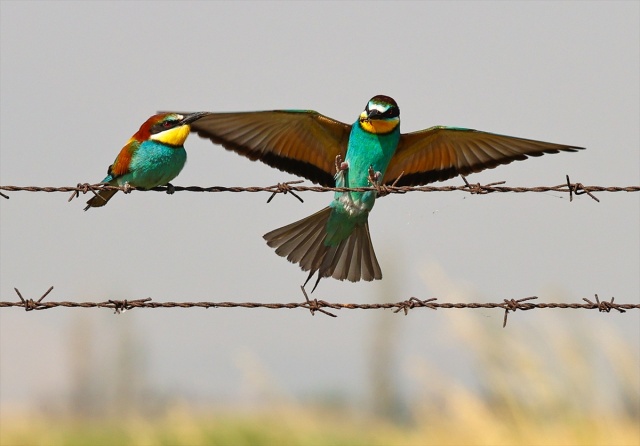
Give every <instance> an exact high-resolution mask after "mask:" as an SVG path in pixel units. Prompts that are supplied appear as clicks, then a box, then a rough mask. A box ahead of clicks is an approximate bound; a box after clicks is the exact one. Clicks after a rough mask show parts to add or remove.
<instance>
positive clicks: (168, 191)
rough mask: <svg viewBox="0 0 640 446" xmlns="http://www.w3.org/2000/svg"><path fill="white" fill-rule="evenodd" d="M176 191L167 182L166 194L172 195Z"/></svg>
mask: <svg viewBox="0 0 640 446" xmlns="http://www.w3.org/2000/svg"><path fill="white" fill-rule="evenodd" d="M175 193H176V188H175V187H174V186H173V184H171V183H167V194H169V195H173V194H175Z"/></svg>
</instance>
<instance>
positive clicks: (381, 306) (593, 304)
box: [0, 286, 640, 327]
mask: <svg viewBox="0 0 640 446" xmlns="http://www.w3.org/2000/svg"><path fill="white" fill-rule="evenodd" d="M300 288H301V290H302V293H303V295H304V297H305V301H304V302H290V303H260V302H153V301H152V299H151V298H150V297H147V298H145V299H134V300H128V299H124V300H114V299H109V300H107V301H103V302H71V301H60V302H43V300H44V298H45V297H47V295H48V294H49V293H51V291H53V286H52V287H50V288H49V289H48V290H47V291H46V292H45V293H44V294H43V295H42V296H41V297H40V298H39V299H38V300H33V299H25V298H24V297H23V296H22V294H21V293H20V291H19V290H18V289H17V288H14V290H15V292H16V294H17V295H18V297H19V298H20V301H18V302H8V301H0V308H8V307H18V308H24V309H25V310H26V311H33V310H49V309H52V308H58V307H63V308H109V309H112V310H114V313H115V314H120V313H123V312H125V311H127V310H132V309H134V308H149V309H157V308H204V309H207V308H245V309H249V308H267V309H270V310H283V309H289V310H293V309H304V310H308V311H310V312H311V315H312V316H313V315H315V312H316V311H318V312H320V313H323V314H326V315H327V316H331V317H337V315H335V314H334V313H331V312H329V311H328V309H330V310H393V312H394V313H399V312H401V311H402V312H404V314H405V316H406V315H407V314H409V310H413V309H415V308H430V309H432V310H437V309H439V308H441V309H481V308H482V309H502V310H504V320H503V323H502V326H503V327H505V326H506V325H507V316H508V315H509V312H514V311H516V310H523V311H527V310H535V309H543V308H557V309H574V310H577V309H582V310H598V311H599V312H603V313H609V312H610V311H611V310H616V311H618V312H620V313H625V312H626V311H627V310H640V304H619V303H615V302H614V300H615V298H614V297H612V298H611V300H610V301H601V300H600V298H599V297H598V295H597V294H596V295H595V301H591V300H589V299H587V298H583V299H582V300H583V301H584V302H585V303H559V302H555V303H532V302H529V301H531V300H535V299H538V297H537V296H530V297H525V298H522V299H503V302H488V303H477V302H472V303H468V302H458V303H452V302H436V300H437V299H436V298H431V299H426V300H420V299H418V298H416V297H411V298H409V299H407V300H404V301H400V302H393V303H376V304H356V303H339V302H327V301H325V300H318V299H309V296H308V294H307V292H306V291H305V289H304V287H300Z"/></svg>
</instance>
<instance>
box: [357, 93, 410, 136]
mask: <svg viewBox="0 0 640 446" xmlns="http://www.w3.org/2000/svg"><path fill="white" fill-rule="evenodd" d="M359 121H360V127H362V128H363V129H364V130H365V131H367V132H369V133H378V134H384V133H389V132H392V131H393V130H395V128H396V127H397V126H398V124H400V109H399V108H398V104H396V101H394V100H393V99H392V98H390V97H389V96H383V95H378V96H374V97H373V98H371V99H370V100H369V102H368V103H367V106H366V107H365V109H364V111H363V112H362V113H360V118H359Z"/></svg>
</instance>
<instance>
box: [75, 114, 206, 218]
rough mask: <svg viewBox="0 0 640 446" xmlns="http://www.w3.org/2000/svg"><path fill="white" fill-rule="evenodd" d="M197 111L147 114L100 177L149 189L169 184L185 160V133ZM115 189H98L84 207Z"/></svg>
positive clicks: (103, 201)
mask: <svg viewBox="0 0 640 446" xmlns="http://www.w3.org/2000/svg"><path fill="white" fill-rule="evenodd" d="M206 114H207V113H206V112H197V113H188V114H180V113H159V114H156V115H153V116H151V117H150V118H149V119H147V120H146V121H145V122H144V124H142V125H141V126H140V129H139V130H138V131H137V132H136V133H135V134H134V135H133V136H132V137H131V138H130V139H129V141H128V142H127V143H126V144H125V146H124V147H123V148H122V149H121V150H120V153H119V154H118V156H117V157H116V159H115V161H114V162H113V164H111V165H110V166H109V168H108V169H107V176H106V177H105V178H104V180H102V183H106V184H108V185H110V186H127V185H128V186H134V187H136V188H140V189H151V188H154V187H156V186H162V185H165V184H167V185H169V186H170V189H169V190H168V191H167V192H169V193H171V192H170V191H172V187H171V184H170V183H169V182H170V181H171V180H173V179H174V178H175V177H177V176H178V174H179V173H180V171H181V170H182V168H183V167H184V165H185V163H186V161H187V152H186V151H185V150H184V146H183V144H184V142H185V141H186V139H187V137H188V136H189V131H190V127H189V126H190V124H192V123H193V122H194V121H196V120H198V119H200V118H201V117H202V116H205V115H206ZM116 192H118V191H117V190H101V191H99V192H97V193H96V195H95V196H94V197H93V198H91V199H90V200H89V201H87V206H86V207H85V208H84V210H85V211H86V210H88V209H89V208H92V207H101V206H104V205H105V204H107V202H108V201H109V200H110V199H111V197H113V196H114V195H115V193H116Z"/></svg>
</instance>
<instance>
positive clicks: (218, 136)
mask: <svg viewBox="0 0 640 446" xmlns="http://www.w3.org/2000/svg"><path fill="white" fill-rule="evenodd" d="M191 132H195V133H196V134H198V135H199V136H200V137H203V138H207V139H209V140H210V141H211V142H213V143H214V144H219V145H222V146H223V147H224V148H226V149H227V150H231V151H234V152H236V153H238V154H240V155H243V156H245V157H247V158H249V159H250V160H259V161H261V162H263V163H265V164H267V165H269V166H271V167H275V168H277V169H280V170H282V171H285V172H288V173H292V174H294V175H298V176H301V177H304V178H307V179H308V180H311V181H312V182H314V183H318V184H320V185H322V186H328V187H332V186H336V187H349V188H360V187H370V186H374V187H377V189H378V190H380V186H383V185H397V186H405V185H406V186H412V185H423V184H428V183H432V182H435V181H444V180H447V179H449V178H453V177H455V176H457V175H467V174H470V173H472V172H479V171H481V170H483V169H489V168H494V167H496V166H498V165H500V164H508V163H510V162H512V161H515V160H524V159H526V158H527V157H529V156H540V155H542V154H545V153H558V152H575V151H577V150H582V149H584V148H583V147H576V146H569V145H563V144H555V143H549V142H543V141H535V140H531V139H524V138H518V137H512V136H505V135H499V134H494V133H488V132H483V131H478V130H473V129H468V128H461V127H447V126H441V125H439V126H434V127H429V128H427V129H425V130H420V131H417V132H412V133H400V108H399V107H398V104H397V103H396V101H395V100H394V99H393V98H391V97H389V96H385V95H377V96H374V97H373V98H371V99H370V100H369V101H368V102H367V104H366V107H365V109H364V110H363V111H362V113H360V115H359V116H358V118H357V119H356V121H355V122H354V123H353V124H352V125H349V124H345V123H343V122H340V121H337V120H335V119H332V118H330V117H327V116H324V115H322V114H320V113H318V112H316V111H313V110H271V111H255V112H236V113H214V112H210V113H208V114H207V115H206V116H204V117H202V118H201V119H199V120H198V121H196V122H194V123H193V124H192V125H191ZM376 196H377V192H376V191H375V190H371V191H365V192H336V193H335V194H334V197H333V200H332V201H331V203H330V204H329V206H327V207H325V208H324V209H322V210H320V211H318V212H316V213H314V214H312V215H310V216H308V217H306V218H304V219H302V220H299V221H296V222H294V223H291V224H289V225H286V226H283V227H281V228H278V229H275V230H273V231H271V232H268V233H267V234H265V235H264V236H263V237H264V239H265V240H266V242H267V245H268V246H270V247H272V248H274V249H275V251H276V253H277V254H278V255H280V256H282V257H286V258H287V259H288V260H289V261H290V262H292V263H297V264H298V265H299V266H300V268H301V269H302V270H303V271H308V272H309V275H308V276H307V279H306V281H305V282H304V285H303V289H304V286H306V284H307V283H308V282H309V280H310V279H311V277H313V276H314V274H317V280H316V282H315V285H314V287H313V289H312V292H313V290H315V288H316V287H317V285H318V282H319V281H320V279H322V278H326V277H332V278H334V279H337V280H345V279H347V280H349V281H351V282H358V281H360V280H364V281H372V280H378V279H381V278H382V271H381V268H380V265H379V263H378V260H377V258H376V255H375V251H374V249H373V245H372V243H371V235H370V232H369V225H368V218H369V213H370V212H371V210H372V208H373V206H374V203H375V200H376Z"/></svg>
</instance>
